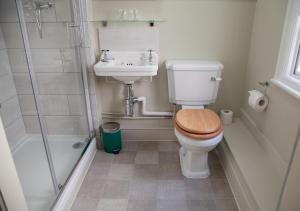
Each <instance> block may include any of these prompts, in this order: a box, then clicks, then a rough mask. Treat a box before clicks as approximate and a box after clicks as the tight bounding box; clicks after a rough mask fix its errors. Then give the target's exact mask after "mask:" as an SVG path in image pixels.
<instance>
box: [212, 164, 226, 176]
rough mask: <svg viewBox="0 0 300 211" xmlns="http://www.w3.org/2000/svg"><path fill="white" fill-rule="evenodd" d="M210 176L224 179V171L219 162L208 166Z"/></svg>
mask: <svg viewBox="0 0 300 211" xmlns="http://www.w3.org/2000/svg"><path fill="white" fill-rule="evenodd" d="M209 170H210V177H209V178H212V179H226V175H225V172H224V170H223V167H222V165H221V164H213V165H210V166H209Z"/></svg>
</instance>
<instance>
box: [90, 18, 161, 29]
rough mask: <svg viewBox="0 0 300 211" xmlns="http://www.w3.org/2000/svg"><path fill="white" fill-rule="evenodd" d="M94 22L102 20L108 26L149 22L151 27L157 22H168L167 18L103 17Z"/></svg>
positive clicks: (103, 24)
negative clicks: (121, 18) (126, 18)
mask: <svg viewBox="0 0 300 211" xmlns="http://www.w3.org/2000/svg"><path fill="white" fill-rule="evenodd" d="M94 22H101V24H102V26H103V27H106V26H107V25H108V24H110V23H112V24H113V23H120V24H123V23H147V24H149V26H150V27H153V26H154V25H155V24H157V23H163V22H166V21H165V20H159V19H137V20H131V19H128V20H120V19H103V20H97V21H94Z"/></svg>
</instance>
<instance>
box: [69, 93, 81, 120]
mask: <svg viewBox="0 0 300 211" xmlns="http://www.w3.org/2000/svg"><path fill="white" fill-rule="evenodd" d="M68 102H69V103H68V105H69V111H70V114H71V115H82V114H83V113H84V109H85V108H84V105H83V103H84V99H83V96H82V95H68Z"/></svg>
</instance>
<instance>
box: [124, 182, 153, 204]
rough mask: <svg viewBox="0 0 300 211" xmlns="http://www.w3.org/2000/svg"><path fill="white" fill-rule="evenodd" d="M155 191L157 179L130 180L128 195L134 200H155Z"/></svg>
mask: <svg viewBox="0 0 300 211" xmlns="http://www.w3.org/2000/svg"><path fill="white" fill-rule="evenodd" d="M157 192H158V181H157V180H132V181H131V183H130V187H129V196H128V197H129V199H134V200H156V198H157Z"/></svg>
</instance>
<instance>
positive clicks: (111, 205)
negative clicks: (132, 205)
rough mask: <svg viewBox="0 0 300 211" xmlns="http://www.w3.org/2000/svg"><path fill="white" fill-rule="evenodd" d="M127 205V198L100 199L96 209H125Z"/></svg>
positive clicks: (123, 210) (103, 210) (114, 210)
mask: <svg viewBox="0 0 300 211" xmlns="http://www.w3.org/2000/svg"><path fill="white" fill-rule="evenodd" d="M127 206H128V200H127V199H101V200H100V201H99V202H98V206H97V211H126V210H127Z"/></svg>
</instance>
